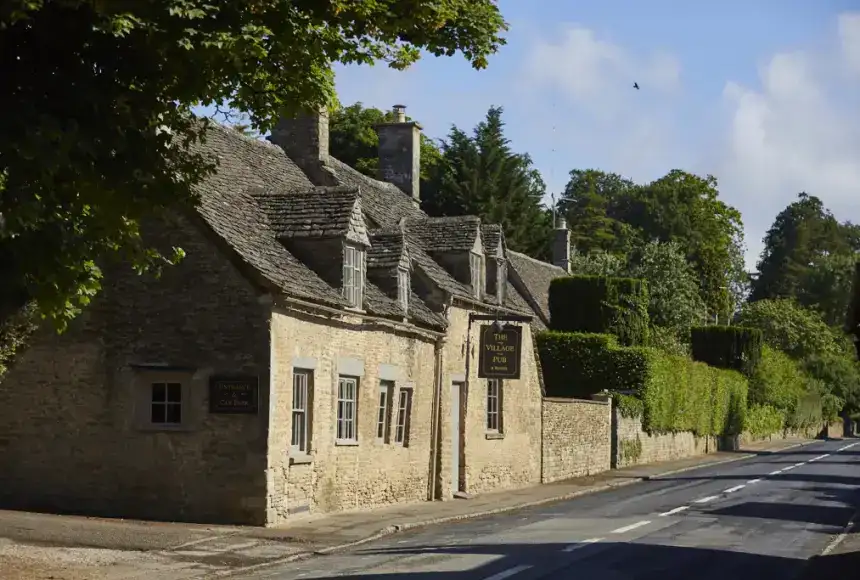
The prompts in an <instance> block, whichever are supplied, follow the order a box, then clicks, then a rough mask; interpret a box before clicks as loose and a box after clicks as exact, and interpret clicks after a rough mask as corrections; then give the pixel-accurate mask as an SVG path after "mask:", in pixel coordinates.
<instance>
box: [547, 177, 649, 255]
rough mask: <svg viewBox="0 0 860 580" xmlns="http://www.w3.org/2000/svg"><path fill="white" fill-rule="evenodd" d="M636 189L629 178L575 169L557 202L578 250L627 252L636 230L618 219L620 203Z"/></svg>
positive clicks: (622, 204)
mask: <svg viewBox="0 0 860 580" xmlns="http://www.w3.org/2000/svg"><path fill="white" fill-rule="evenodd" d="M634 190H635V185H634V184H633V182H632V181H630V180H629V179H626V178H624V177H621V176H620V175H618V174H616V173H606V172H604V171H600V170H597V169H585V170H583V169H574V170H572V171H571V172H570V179H569V180H568V182H567V185H565V188H564V192H563V193H562V196H561V199H560V200H559V202H558V207H559V210H560V211H561V212H562V214H563V215H564V216H565V218H566V219H567V222H568V226H569V228H570V230H571V241H572V243H573V245H574V246H575V247H576V248H577V249H578V250H580V251H582V252H585V253H588V252H592V251H596V250H600V251H604V252H609V253H613V254H622V255H623V254H626V253H627V252H628V251H629V250H630V249H631V246H632V243H633V240H634V239H635V238H636V234H635V232H634V231H633V229H632V228H631V226H630V225H629V224H627V223H625V222H624V221H622V220H621V219H619V218H620V217H621V215H620V209H619V208H620V207H623V206H624V205H625V204H626V200H627V198H628V197H629V196H630V195H631V194H632V192H633V191H634Z"/></svg>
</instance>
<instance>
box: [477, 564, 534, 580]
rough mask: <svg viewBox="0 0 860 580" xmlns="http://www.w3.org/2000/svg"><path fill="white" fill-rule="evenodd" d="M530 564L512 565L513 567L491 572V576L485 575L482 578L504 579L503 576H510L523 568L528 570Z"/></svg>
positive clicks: (486, 579) (485, 579)
mask: <svg viewBox="0 0 860 580" xmlns="http://www.w3.org/2000/svg"><path fill="white" fill-rule="evenodd" d="M529 568H531V566H529V565H527V564H520V565H519V566H514V567H513V568H508V569H507V570H502V571H501V572H499V573H498V574H493V575H492V576H487V577H486V578H484V580H504V579H505V578H510V577H511V576H513V575H514V574H519V573H520V572H523V571H525V570H528V569H529Z"/></svg>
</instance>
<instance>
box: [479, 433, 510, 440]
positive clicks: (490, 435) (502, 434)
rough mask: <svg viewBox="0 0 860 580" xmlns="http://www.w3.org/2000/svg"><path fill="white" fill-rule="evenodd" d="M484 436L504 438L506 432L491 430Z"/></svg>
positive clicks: (487, 437) (494, 438)
mask: <svg viewBox="0 0 860 580" xmlns="http://www.w3.org/2000/svg"><path fill="white" fill-rule="evenodd" d="M484 437H485V438H486V439H489V440H496V439H504V438H505V434H504V433H499V432H498V431H490V432H489V433H487V434H485V435H484Z"/></svg>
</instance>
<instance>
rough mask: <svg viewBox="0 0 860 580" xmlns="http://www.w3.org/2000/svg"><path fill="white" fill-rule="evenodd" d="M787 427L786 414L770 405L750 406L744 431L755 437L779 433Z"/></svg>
mask: <svg viewBox="0 0 860 580" xmlns="http://www.w3.org/2000/svg"><path fill="white" fill-rule="evenodd" d="M784 427H785V412H784V411H782V410H781V409H777V408H776V407H772V406H770V405H755V404H753V405H750V408H749V409H747V414H746V421H744V431H749V432H750V433H751V434H752V435H753V436H755V437H767V436H768V435H772V434H774V433H779V432H781V431H782V430H783V428H784Z"/></svg>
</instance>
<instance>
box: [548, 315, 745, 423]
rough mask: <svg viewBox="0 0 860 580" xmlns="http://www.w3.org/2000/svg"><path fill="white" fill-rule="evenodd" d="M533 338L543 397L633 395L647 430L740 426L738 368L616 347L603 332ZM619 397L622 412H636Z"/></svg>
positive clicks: (741, 400)
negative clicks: (539, 362) (640, 403)
mask: <svg viewBox="0 0 860 580" xmlns="http://www.w3.org/2000/svg"><path fill="white" fill-rule="evenodd" d="M536 339H537V344H538V352H539V354H540V359H541V367H542V368H543V371H544V385H545V387H546V392H547V395H549V396H554V397H579V398H588V397H590V396H591V395H593V394H595V393H599V392H601V391H610V392H614V393H618V392H619V391H621V392H622V393H624V394H627V395H629V394H634V395H635V396H636V398H638V399H640V400H641V401H642V405H641V414H642V417H643V427H644V428H645V429H646V430H647V431H648V432H650V433H671V432H680V431H692V432H694V433H696V434H698V435H729V434H737V433H740V432H741V430H742V428H743V424H744V412H745V410H746V401H747V380H746V378H744V376H743V375H741V374H740V373H737V372H735V371H730V370H723V369H717V368H714V367H709V366H708V365H705V364H703V363H697V362H693V361H691V360H690V359H687V358H685V357H680V356H673V355H669V354H666V353H663V352H660V351H658V350H655V349H651V348H641V347H620V346H618V342H617V341H616V340H615V339H614V338H613V337H611V336H608V335H600V334H585V333H561V332H543V333H540V334H538V335H537V337H536ZM616 396H617V395H616ZM623 401H624V409H623V411H626V412H631V413H636V412H639V408H638V407H639V406H638V405H636V404H634V403H632V401H628V400H626V399H623Z"/></svg>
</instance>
